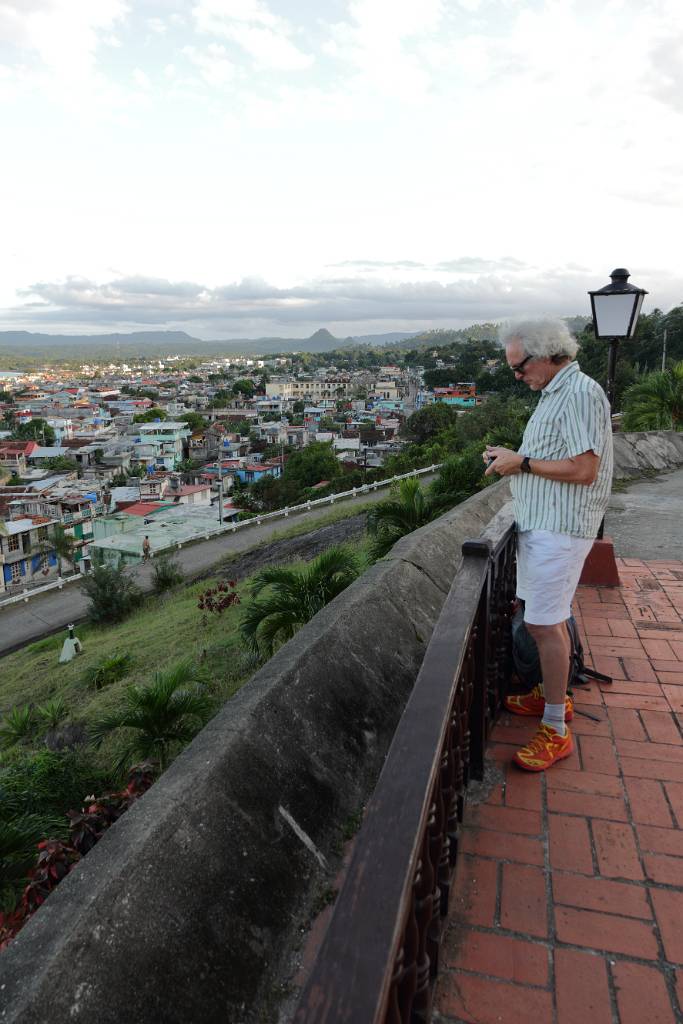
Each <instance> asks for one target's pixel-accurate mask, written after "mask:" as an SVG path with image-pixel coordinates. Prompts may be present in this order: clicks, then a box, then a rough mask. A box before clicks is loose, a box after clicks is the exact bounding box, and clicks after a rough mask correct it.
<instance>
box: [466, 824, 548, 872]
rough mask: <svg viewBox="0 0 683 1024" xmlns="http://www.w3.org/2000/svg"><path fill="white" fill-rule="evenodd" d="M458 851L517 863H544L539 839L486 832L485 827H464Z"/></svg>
mask: <svg viewBox="0 0 683 1024" xmlns="http://www.w3.org/2000/svg"><path fill="white" fill-rule="evenodd" d="M460 852H461V853H471V854H474V855H475V856H479V857H494V858H495V859H496V860H511V861H515V862H517V863H519V864H543V863H544V855H543V846H542V845H541V840H540V839H530V838H529V836H511V835H506V834H505V832H487V831H486V830H485V829H465V830H464V832H463V835H462V840H461V844H460Z"/></svg>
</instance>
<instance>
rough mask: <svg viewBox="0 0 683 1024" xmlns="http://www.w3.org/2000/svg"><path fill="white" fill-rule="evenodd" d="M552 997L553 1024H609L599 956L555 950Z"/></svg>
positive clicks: (609, 1010)
mask: <svg viewBox="0 0 683 1024" xmlns="http://www.w3.org/2000/svg"><path fill="white" fill-rule="evenodd" d="M578 979H580V982H578ZM577 982H578V983H577ZM555 998H556V1001H557V1024H578V1022H580V1021H585V1022H586V1024H588V1022H590V1024H612V1007H611V1005H610V997H609V983H608V980H607V969H606V966H605V961H604V960H603V958H602V957H600V956H595V955H594V954H592V953H579V952H577V951H576V950H574V949H556V950H555ZM548 1019H550V1018H548Z"/></svg>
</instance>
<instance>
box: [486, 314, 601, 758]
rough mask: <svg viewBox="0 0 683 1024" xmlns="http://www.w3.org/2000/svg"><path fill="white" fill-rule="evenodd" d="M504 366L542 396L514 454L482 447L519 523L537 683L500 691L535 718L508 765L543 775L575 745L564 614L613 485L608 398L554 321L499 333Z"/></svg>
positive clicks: (522, 584) (521, 592)
mask: <svg viewBox="0 0 683 1024" xmlns="http://www.w3.org/2000/svg"><path fill="white" fill-rule="evenodd" d="M500 340H501V342H502V343H503V345H504V346H505V357H506V360H507V364H508V366H509V367H510V369H511V370H512V372H513V373H514V375H515V377H516V379H517V380H523V381H524V383H525V384H526V385H527V386H528V387H529V388H531V390H532V391H540V392H541V396H540V400H539V402H538V405H537V406H536V409H535V411H534V412H533V414H532V416H531V418H530V419H529V422H528V423H527V425H526V429H525V431H524V436H523V438H522V444H521V447H520V449H519V451H518V452H514V451H511V450H510V449H509V448H504V447H500V446H495V445H494V446H488V447H487V449H486V451H485V453H484V460H485V461H486V462H487V463H488V467H487V469H486V474H485V475H486V476H491V475H492V474H493V473H497V474H498V475H500V476H509V477H510V478H511V480H510V487H511V491H512V496H513V500H514V508H515V519H516V522H517V531H518V532H517V597H518V599H519V600H520V601H521V602H523V603H524V623H525V626H526V628H527V629H528V631H529V633H530V634H531V635H532V636H533V638H534V640H535V641H536V645H537V647H538V653H539V658H540V662H541V672H542V676H543V686H542V689H541V688H540V687H535V688H534V690H532V692H531V693H530V694H526V695H524V696H518V697H512V696H511V697H508V698H507V699H506V701H505V706H506V708H507V710H508V711H510V712H512V713H513V714H518V715H538V716H542V720H541V723H540V726H539V728H538V731H537V733H536V735H535V736H534V738H533V739H532V740H531V741H530V742H529V743H528V744H527V745H526V746H524V747H522V749H521V750H518V751H517V752H516V753H515V755H514V757H513V761H514V762H515V763H516V764H517V765H518V766H519V767H520V768H524V769H526V770H527V771H544V770H545V769H546V768H549V767H550V766H551V765H553V764H555V762H556V761H559V760H561V759H562V758H565V757H569V755H570V754H571V753H572V750H573V743H572V737H571V733H570V731H569V729H568V727H567V724H566V723H567V721H568V720H570V719H571V717H572V715H573V706H572V701H571V699H570V698H569V697H567V684H568V680H569V666H570V656H571V646H570V639H569V632H568V629H567V619H568V618H569V617H570V615H571V603H572V600H573V598H574V594H575V592H576V587H577V586H578V582H579V578H580V576H581V570H582V569H583V564H584V561H585V559H586V556H587V555H588V552H589V551H590V549H591V547H592V545H593V541H594V540H595V538H596V537H597V534H598V529H599V527H600V523H601V522H602V520H603V518H604V515H605V512H606V510H607V503H608V501H609V496H610V491H611V486H612V426H611V415H610V407H609V402H608V401H607V397H606V395H605V393H604V391H603V390H602V388H601V387H600V385H599V384H598V383H597V382H596V381H594V380H593V379H592V378H591V377H588V376H587V375H586V374H585V373H582V372H581V370H580V369H579V366H578V364H577V363H576V362H575V361H574V357H575V356H576V353H577V350H578V345H577V343H576V341H575V340H574V338H572V336H571V334H570V333H569V329H568V328H567V326H566V324H565V323H563V322H562V321H555V320H537V321H526V322H523V323H522V322H520V323H516V324H512V325H509V326H507V327H506V328H504V329H503V330H502V331H501V333H500Z"/></svg>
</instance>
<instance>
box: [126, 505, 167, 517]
mask: <svg viewBox="0 0 683 1024" xmlns="http://www.w3.org/2000/svg"><path fill="white" fill-rule="evenodd" d="M166 505H168V502H167V501H166V502H156V501H136V502H135V503H134V504H133V505H128V507H127V508H124V509H121V511H122V512H126V513H127V514H128V515H131V516H149V515H151V514H152V513H153V512H158V511H159V509H161V508H164V506H166Z"/></svg>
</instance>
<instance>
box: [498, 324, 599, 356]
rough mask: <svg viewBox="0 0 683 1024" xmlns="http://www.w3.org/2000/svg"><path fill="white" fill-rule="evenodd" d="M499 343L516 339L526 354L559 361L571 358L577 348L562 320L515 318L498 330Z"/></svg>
mask: <svg viewBox="0 0 683 1024" xmlns="http://www.w3.org/2000/svg"><path fill="white" fill-rule="evenodd" d="M498 340H499V341H500V343H501V345H503V346H505V345H509V344H510V342H512V341H518V342H519V343H520V344H521V345H522V346H523V348H524V351H525V352H526V354H527V355H528V356H535V357H536V359H553V360H554V361H556V362H559V361H561V360H564V359H573V358H574V357H575V356H576V353H577V352H578V350H579V345H578V342H577V341H576V339H575V338H573V337H572V335H571V332H570V330H569V328H568V327H567V325H566V323H565V322H564V320H551V319H545V320H517V321H510V322H509V323H506V324H503V325H502V327H501V328H500V329H499V331H498Z"/></svg>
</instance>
